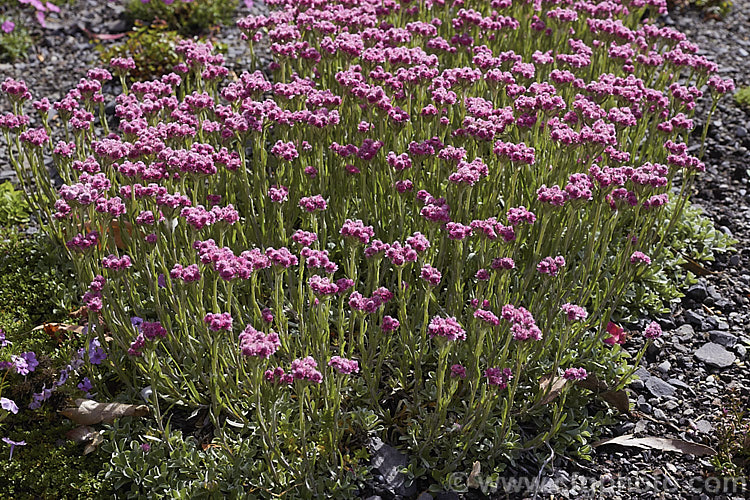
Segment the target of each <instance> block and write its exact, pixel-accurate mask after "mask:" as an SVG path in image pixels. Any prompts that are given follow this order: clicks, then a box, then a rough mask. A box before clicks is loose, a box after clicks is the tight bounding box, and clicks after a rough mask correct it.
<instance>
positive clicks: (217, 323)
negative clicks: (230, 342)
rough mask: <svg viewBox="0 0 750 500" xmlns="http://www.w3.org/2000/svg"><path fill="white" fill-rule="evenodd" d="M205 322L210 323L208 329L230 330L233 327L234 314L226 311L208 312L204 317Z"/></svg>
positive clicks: (215, 330)
mask: <svg viewBox="0 0 750 500" xmlns="http://www.w3.org/2000/svg"><path fill="white" fill-rule="evenodd" d="M203 322H204V323H206V324H207V325H208V329H209V330H212V331H214V332H218V331H220V330H227V331H230V330H231V329H232V315H231V314H229V313H228V312H226V313H218V314H214V313H208V314H206V316H205V317H204V318H203Z"/></svg>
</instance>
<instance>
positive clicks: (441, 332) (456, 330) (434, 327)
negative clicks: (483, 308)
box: [427, 316, 466, 341]
mask: <svg viewBox="0 0 750 500" xmlns="http://www.w3.org/2000/svg"><path fill="white" fill-rule="evenodd" d="M427 331H428V332H429V334H430V338H435V337H440V338H443V339H445V340H449V341H454V340H466V330H464V329H463V328H462V327H461V325H460V324H459V323H458V321H456V317H455V316H451V317H446V318H442V317H440V316H435V317H433V318H432V319H431V320H430V324H429V326H428V327H427Z"/></svg>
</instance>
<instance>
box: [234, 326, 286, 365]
mask: <svg viewBox="0 0 750 500" xmlns="http://www.w3.org/2000/svg"><path fill="white" fill-rule="evenodd" d="M239 343H240V351H242V354H243V355H245V356H254V357H258V358H264V359H268V358H270V357H271V356H272V355H273V354H274V353H275V352H276V351H277V350H278V348H279V347H280V346H281V341H280V340H279V336H278V335H277V334H276V333H273V332H271V333H269V334H267V335H266V334H264V333H263V332H259V331H258V330H256V329H255V328H253V327H252V326H250V325H247V327H246V328H245V329H244V330H243V331H242V333H240V336H239Z"/></svg>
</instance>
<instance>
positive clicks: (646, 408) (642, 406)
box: [635, 395, 651, 413]
mask: <svg viewBox="0 0 750 500" xmlns="http://www.w3.org/2000/svg"><path fill="white" fill-rule="evenodd" d="M635 406H636V408H638V410H640V411H642V412H643V413H651V405H650V404H648V403H647V402H646V398H644V397H643V395H640V396H638V400H637V401H636V403H635Z"/></svg>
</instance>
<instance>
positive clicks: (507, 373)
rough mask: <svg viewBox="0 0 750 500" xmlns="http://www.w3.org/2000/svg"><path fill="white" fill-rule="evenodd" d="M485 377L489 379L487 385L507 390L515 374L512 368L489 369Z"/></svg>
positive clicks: (485, 372)
mask: <svg viewBox="0 0 750 500" xmlns="http://www.w3.org/2000/svg"><path fill="white" fill-rule="evenodd" d="M484 376H485V377H487V383H488V384H490V385H494V386H497V387H499V388H500V389H505V388H506V387H508V382H510V381H511V379H513V373H512V372H511V370H510V368H503V369H500V368H487V369H486V370H485V371H484Z"/></svg>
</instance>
